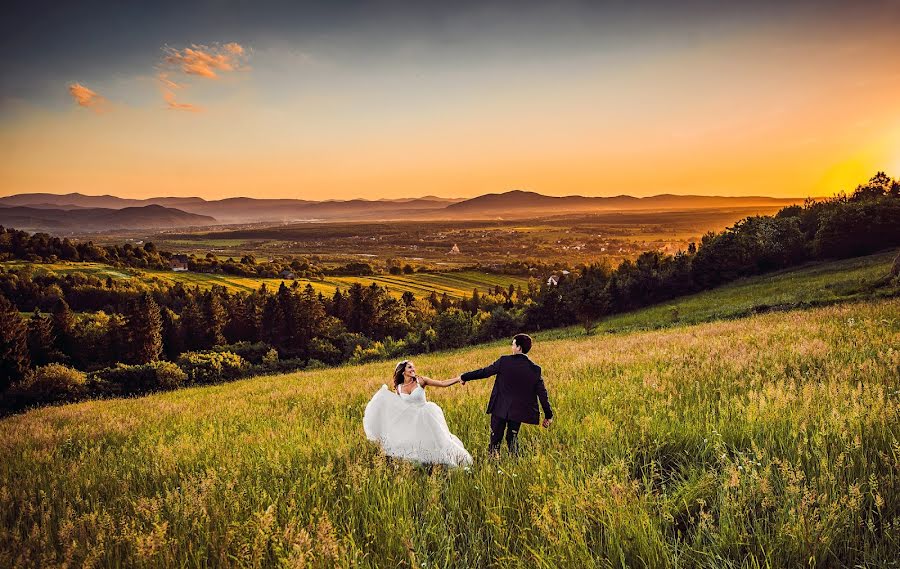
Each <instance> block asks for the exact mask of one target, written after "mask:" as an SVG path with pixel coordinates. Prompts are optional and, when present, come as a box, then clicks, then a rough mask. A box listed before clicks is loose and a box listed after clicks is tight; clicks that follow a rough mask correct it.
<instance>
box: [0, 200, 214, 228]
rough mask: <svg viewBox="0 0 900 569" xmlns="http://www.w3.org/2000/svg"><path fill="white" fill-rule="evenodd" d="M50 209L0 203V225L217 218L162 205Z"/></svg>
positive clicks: (179, 223) (136, 224)
mask: <svg viewBox="0 0 900 569" xmlns="http://www.w3.org/2000/svg"><path fill="white" fill-rule="evenodd" d="M71 207H72V208H73V209H47V208H41V207H24V206H13V207H6V206H5V205H3V204H0V225H5V226H7V227H15V228H17V229H28V230H57V231H60V230H62V231H65V230H78V231H98V230H103V229H144V228H156V227H192V226H202V225H212V224H215V223H217V221H216V219H215V218H213V217H210V216H206V215H197V214H194V213H188V212H185V211H181V210H180V209H174V208H169V207H163V206H160V205H146V206H141V207H124V208H121V209H110V208H82V207H76V206H71Z"/></svg>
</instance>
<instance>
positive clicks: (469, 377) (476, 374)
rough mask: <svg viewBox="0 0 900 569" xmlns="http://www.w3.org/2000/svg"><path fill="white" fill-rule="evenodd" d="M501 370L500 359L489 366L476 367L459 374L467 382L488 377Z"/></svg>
mask: <svg viewBox="0 0 900 569" xmlns="http://www.w3.org/2000/svg"><path fill="white" fill-rule="evenodd" d="M499 371H500V360H499V359H498V360H497V361H495V362H494V363H492V364H491V365H489V366H487V367H483V368H481V369H476V370H474V371H467V372H466V373H464V374H461V375H460V376H459V379H460V380H461V381H462V382H463V383H465V382H467V381H474V380H476V379H484V378H486V377H491V376H492V375H497V373H498V372H499Z"/></svg>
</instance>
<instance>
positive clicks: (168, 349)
mask: <svg viewBox="0 0 900 569" xmlns="http://www.w3.org/2000/svg"><path fill="white" fill-rule="evenodd" d="M160 316H161V317H162V338H163V353H165V355H166V359H169V360H171V361H175V360H176V359H177V358H178V356H180V355H181V353H182V352H184V351H185V350H184V336H183V335H182V329H181V322H180V321H179V318H178V315H177V314H175V313H174V312H172V310H170V309H169V308H163V309H162V310H161V311H160Z"/></svg>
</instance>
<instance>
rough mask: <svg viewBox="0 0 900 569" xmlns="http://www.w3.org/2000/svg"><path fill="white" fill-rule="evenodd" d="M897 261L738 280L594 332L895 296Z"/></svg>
mask: <svg viewBox="0 0 900 569" xmlns="http://www.w3.org/2000/svg"><path fill="white" fill-rule="evenodd" d="M896 255H897V251H896V250H893V249H892V250H889V251H883V252H881V253H877V254H874V255H868V256H865V257H857V258H853V259H844V260H841V261H832V262H826V263H822V262H817V263H809V264H806V265H803V266H800V267H794V268H791V269H785V270H782V271H777V272H774V273H768V274H765V275H759V276H754V277H748V278H744V279H740V280H737V281H735V282H733V283H729V284H727V285H724V286H721V287H719V288H715V289H712V290H708V291H704V292H700V293H697V294H693V295H690V296H684V297H680V298H676V299H673V300H671V301H668V302H663V303H660V304H657V305H654V306H650V307H647V308H644V309H641V310H636V311H633V312H628V313H625V314H618V315H615V316H612V317H610V318H607V319H605V320H604V321H603V322H601V323H600V325H599V326H598V328H597V330H598V331H606V332H608V331H625V330H635V329H647V328H659V327H661V326H667V325H673V324H696V323H699V322H708V321H711V320H719V319H722V318H735V317H740V316H745V315H748V314H752V313H755V312H764V311H768V310H773V309H774V310H784V309H790V308H801V307H809V306H816V305H827V304H834V303H837V302H846V301H849V300H858V299H866V298H872V297H878V296H889V295H896V294H897V293H898V292H900V290H898V288H897V287H896V286H893V285H891V283H889V282H887V281H888V277H889V274H890V271H891V264H892V262H893V260H894V257H895V256H896Z"/></svg>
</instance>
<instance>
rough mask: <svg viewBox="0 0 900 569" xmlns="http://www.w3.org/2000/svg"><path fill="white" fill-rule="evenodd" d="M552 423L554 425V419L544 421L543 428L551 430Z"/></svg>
mask: <svg viewBox="0 0 900 569" xmlns="http://www.w3.org/2000/svg"><path fill="white" fill-rule="evenodd" d="M552 423H553V419H544V421H543V422H542V423H541V426H542V427H544V428H545V429H549V428H550V425H551V424H552Z"/></svg>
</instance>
